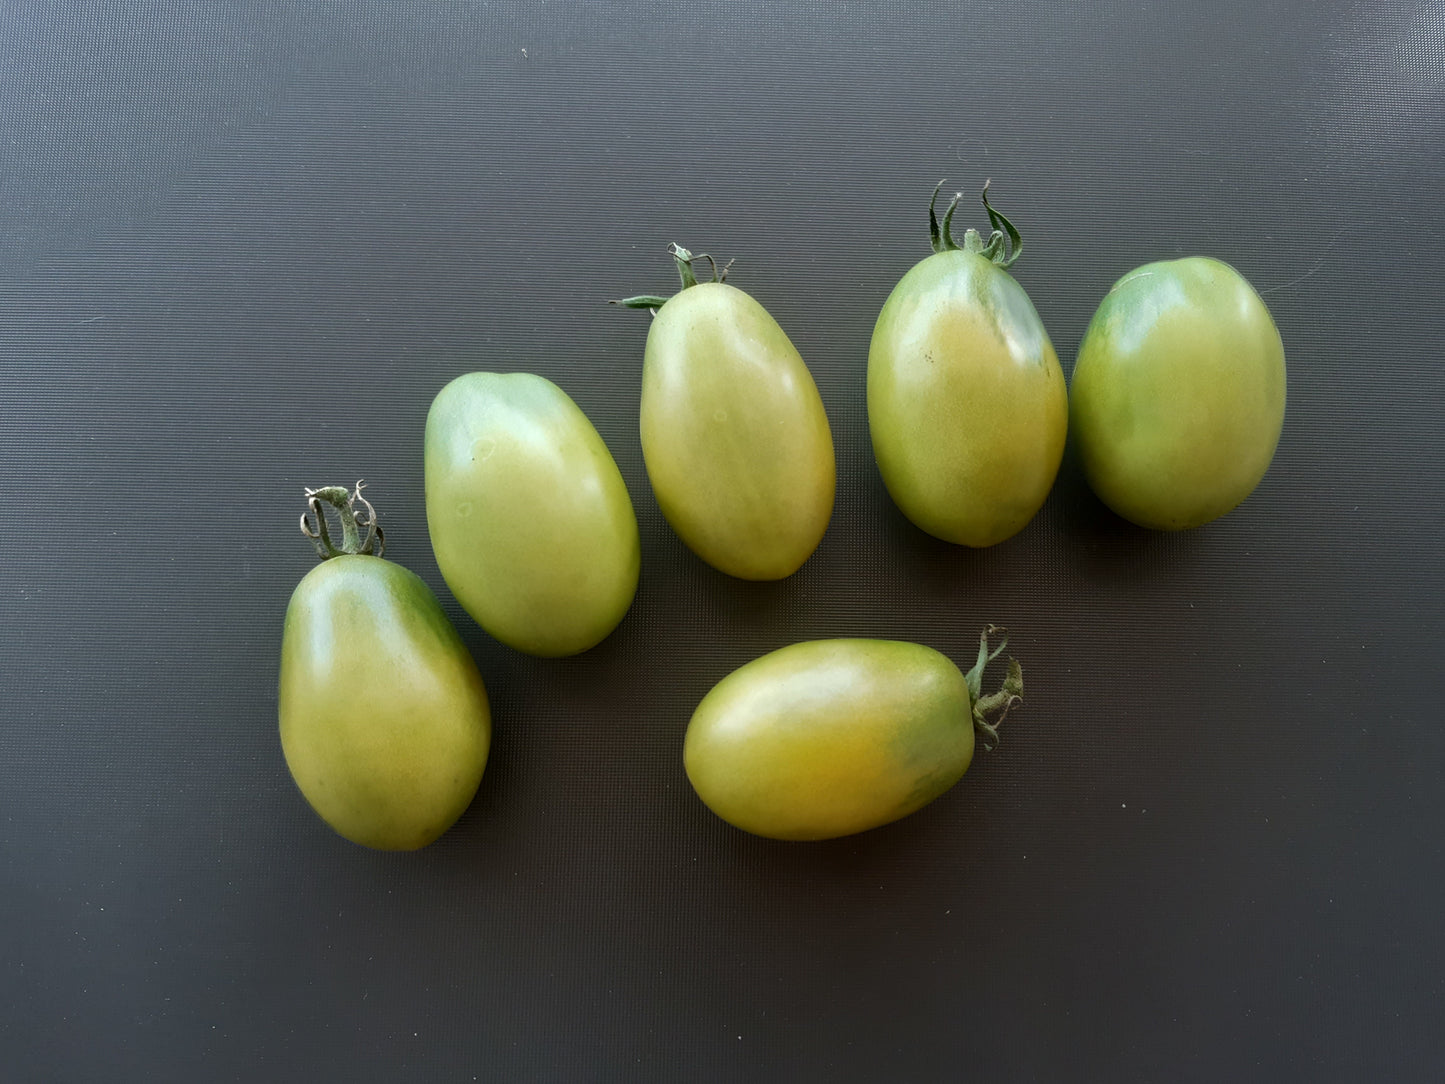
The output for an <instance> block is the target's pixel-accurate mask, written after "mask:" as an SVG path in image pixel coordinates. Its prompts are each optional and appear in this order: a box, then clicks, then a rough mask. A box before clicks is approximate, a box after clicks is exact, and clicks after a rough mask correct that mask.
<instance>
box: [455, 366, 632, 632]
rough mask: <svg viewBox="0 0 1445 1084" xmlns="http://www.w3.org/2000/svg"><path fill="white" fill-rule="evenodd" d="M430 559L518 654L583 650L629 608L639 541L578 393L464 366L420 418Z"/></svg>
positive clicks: (622, 489)
mask: <svg viewBox="0 0 1445 1084" xmlns="http://www.w3.org/2000/svg"><path fill="white" fill-rule="evenodd" d="M426 512H427V526H428V528H429V531H430V534H431V541H432V550H433V552H434V553H435V554H436V559H437V566H438V567H439V568H440V569H441V573H442V576H443V577H444V578H445V579H446V582H447V586H448V587H449V588H450V589H451V591H452V594H454V595H455V596H456V597H457V600H458V601H459V602H460V603H461V604H462V606H463V607H464V608H465V609H466V611H467V612H468V613H469V614H471V615H472V617H473V618H475V619H476V621H477V623H478V624H479V625H481V626H482V628H484V629H486V631H487V632H488V633H490V634H491V635H492V636H494V637H495V638H496V639H498V640H500V641H501V642H502V643H504V644H507V645H509V646H511V647H513V648H516V649H517V650H518V651H525V652H527V653H529V654H532V655H541V656H547V657H558V656H563V655H575V654H577V653H578V652H581V651H586V650H587V649H588V648H590V647H593V646H594V645H596V644H597V643H599V642H600V641H601V640H602V639H603V638H604V637H606V636H607V634H608V633H610V632H611V631H612V630H613V629H614V628H616V627H617V625H618V623H619V622H620V621H621V620H622V618H623V617H624V616H625V615H626V613H627V610H628V608H629V607H630V606H631V605H632V599H633V596H634V595H635V594H636V593H637V580H638V573H639V569H640V567H641V559H642V551H641V545H640V542H639V539H638V532H637V517H636V516H635V515H634V513H633V510H632V499H631V498H630V497H629V496H628V493H627V486H626V484H625V483H624V482H623V480H622V474H621V472H620V471H618V469H617V463H616V461H615V460H613V458H612V453H611V452H610V451H608V449H607V445H606V444H605V443H603V440H602V437H601V436H600V435H598V433H597V430H596V428H595V427H594V426H593V425H592V423H591V421H589V420H588V418H587V416H586V415H585V414H583V413H582V411H581V409H580V408H579V407H578V406H577V404H576V403H574V402H573V401H572V399H571V398H570V397H569V396H568V395H567V393H566V392H564V391H563V390H562V389H561V388H559V387H558V386H557V385H556V384H553V383H552V382H551V381H550V380H547V379H546V378H544V377H541V376H536V375H534V374H531V373H508V374H499V373H469V374H467V375H466V376H459V377H457V378H456V379H455V380H453V381H452V382H451V383H450V384H448V385H447V386H446V387H444V388H443V389H442V390H441V391H440V392H438V393H437V397H436V399H435V400H434V401H433V402H432V406H431V411H430V412H429V413H428V415H427V423H426Z"/></svg>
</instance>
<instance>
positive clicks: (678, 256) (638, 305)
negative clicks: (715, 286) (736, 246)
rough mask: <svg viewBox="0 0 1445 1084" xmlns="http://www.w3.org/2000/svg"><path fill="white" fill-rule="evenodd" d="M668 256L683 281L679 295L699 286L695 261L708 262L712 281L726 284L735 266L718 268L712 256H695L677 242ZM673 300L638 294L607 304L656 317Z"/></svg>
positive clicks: (669, 249)
mask: <svg viewBox="0 0 1445 1084" xmlns="http://www.w3.org/2000/svg"><path fill="white" fill-rule="evenodd" d="M667 254H668V255H669V256H671V257H672V258H673V261H674V262H675V263H676V264H677V277H678V278H679V279H681V280H682V289H681V290H679V291H678V293H681V292H682V290H686V289H688V288H689V287H692V286H696V285H697V272H696V271H694V270H693V266H692V265H693V263H694V262H695V261H697V260H706V261H707V262H708V264H709V265H710V266H711V267H712V279H711V280H710V281H712V282H726V281H727V277H728V268H729V267H731V266H732V265H733V262H732V260H729V261H728V262H727V263H725V264H723V266H722V267H718V263H717V261H716V260H715V259H713V258H712V256H711V254H709V253H706V252H699V253H698V254H697V255H693V254H692V252H690V251H689V250H688V249H685V248H683V247H682V246H681V245H679V244H678V243H677V242H676V241H674V242H673V243H672V244H670V245H668V246H667ZM674 296H676V295H674ZM671 300H672V298H671V297H663V296H662V295H661V294H638V295H637V296H636V297H624V298H619V299H617V300H614V301H609V302H607V304H609V305H621V306H622V307H623V308H626V309H648V310H650V311H651V312H652V313H653V315H656V314H657V310H658V309H660V308H662V306H664V305H666V304H667V303H668V302H669V301H671Z"/></svg>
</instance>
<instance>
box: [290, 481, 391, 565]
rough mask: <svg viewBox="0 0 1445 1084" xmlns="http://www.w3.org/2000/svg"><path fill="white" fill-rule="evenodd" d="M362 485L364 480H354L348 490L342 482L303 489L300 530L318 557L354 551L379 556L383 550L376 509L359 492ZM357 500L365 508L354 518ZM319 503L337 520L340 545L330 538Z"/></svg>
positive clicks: (326, 557) (327, 557) (327, 558)
mask: <svg viewBox="0 0 1445 1084" xmlns="http://www.w3.org/2000/svg"><path fill="white" fill-rule="evenodd" d="M365 485H366V483H365V482H362V481H358V482H357V483H356V489H355V490H348V489H347V488H346V487H345V486H321V487H319V488H317V489H310V488H308V489H307V490H306V511H304V512H302V513H301V533H302V534H304V535H305V536H306V537H307V538H309V539H311V542H312V544H313V545H315V547H316V554H317V556H318V557H320V558H321V560H323V561H329V560H330V559H331V558H333V557H343V556H354V555H356V554H364V555H366V556H370V557H380V556H382V555H383V554H384V553H385V552H386V539H385V537H384V536H383V534H382V532H381V528H380V527H379V526H378V525H377V522H376V509H375V508H373V507H372V506H371V502H370V501H368V500H367V499H366V498H365V497H363V496H362V495H361V490H362V488H363V487H365ZM358 504H360V505H361V506H362V507H363V509H364V510H365V512H366V517H365V518H364V519H362V518H358V516H357V514H356V513H357V508H356V506H357V505H358ZM323 505H329V506H330V507H331V508H332V509H333V510H334V511H335V512H336V516H337V518H338V519H339V520H340V521H341V544H340V545H337V544H336V543H335V542H334V541H332V539H331V531H330V529H329V528H328V527H327V525H326V508H325V507H323ZM312 517H314V518H315V521H316V522H315V524H314V525H313V524H312V522H311V520H312ZM363 527H365V528H366V537H365V538H362V536H361V528H363Z"/></svg>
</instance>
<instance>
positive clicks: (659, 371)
mask: <svg viewBox="0 0 1445 1084" xmlns="http://www.w3.org/2000/svg"><path fill="white" fill-rule="evenodd" d="M670 251H671V252H672V253H673V255H674V258H675V259H676V261H677V265H678V271H679V275H680V276H681V278H682V282H683V288H682V290H680V291H679V292H678V293H677V294H676V295H675V296H673V297H671V298H665V297H652V296H646V297H635V298H628V299H627V300H625V301H622V302H620V304H623V305H628V306H630V307H633V308H649V309H652V310H653V311H654V312H655V314H656V316H655V319H654V320H653V321H652V326H651V327H650V328H649V329H648V333H647V347H646V350H645V352H644V355H643V368H642V402H641V412H640V413H641V416H640V419H639V421H640V430H641V437H642V455H643V460H644V462H645V463H646V466H647V476H648V479H649V480H650V481H651V483H652V490H653V493H654V494H655V495H656V497H657V503H658V505H659V507H660V508H661V509H662V514H663V516H664V517H665V518H666V519H667V522H668V523H669V524H670V525H671V526H672V528H673V530H674V531H676V532H677V534H678V536H679V537H680V538H681V539H682V540H683V542H684V543H686V544H687V546H688V547H689V548H690V549H691V550H692V551H693V552H694V553H696V554H697V555H698V556H699V557H701V558H702V559H703V560H704V561H706V562H707V563H708V564H710V565H712V566H713V567H714V568H717V569H719V570H721V571H723V572H726V573H727V574H729V575H731V576H737V577H738V578H740V579H745V580H778V579H782V578H783V577H785V576H789V575H791V574H792V573H794V572H796V571H797V570H798V569H799V568H800V567H801V566H802V564H803V562H804V561H806V560H807V559H808V557H809V555H811V554H812V553H813V551H814V550H815V549H816V548H817V546H818V543H819V542H820V541H821V540H822V537H823V533H824V531H825V530H826V529H827V527H828V521H829V519H830V518H831V516H832V514H833V497H834V489H835V486H836V482H837V474H836V466H835V463H834V458H833V436H832V431H831V430H830V428H829V426H828V416H827V414H826V412H825V411H824V409H823V401H822V399H821V397H820V396H819V395H818V389H817V386H816V385H815V384H814V382H813V377H812V374H810V373H809V372H808V368H807V366H806V365H805V364H804V363H803V359H802V357H801V356H799V354H798V351H797V350H796V348H794V346H793V344H792V342H791V341H790V340H789V339H788V336H787V335H786V334H785V333H784V331H783V329H782V328H781V327H779V326H778V323H777V321H776V320H774V319H773V318H772V316H771V315H769V313H768V311H767V310H766V309H765V308H763V306H762V305H760V304H759V303H758V302H757V301H755V300H754V299H753V298H752V297H751V296H749V295H748V294H746V293H744V292H743V291H742V290H739V289H736V288H735V287H733V286H730V285H728V284H727V283H726V282H723V281H722V275H719V274H718V273H717V272H716V270H714V275H715V281H712V282H702V283H699V282H697V280H696V277H695V275H694V272H693V266H692V265H693V261H694V259H701V258H703V257H694V256H693V255H692V254H691V253H690V252H688V251H687V250H686V249H682V248H678V247H677V246H676V245H674V246H672V249H671V250H670ZM707 258H708V259H711V257H707Z"/></svg>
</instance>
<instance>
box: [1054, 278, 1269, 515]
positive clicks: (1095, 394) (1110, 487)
mask: <svg viewBox="0 0 1445 1084" xmlns="http://www.w3.org/2000/svg"><path fill="white" fill-rule="evenodd" d="M1069 398H1070V425H1071V426H1072V428H1073V432H1074V437H1075V440H1076V442H1077V444H1078V449H1079V458H1080V461H1081V463H1082V465H1083V469H1084V476H1085V477H1086V478H1087V479H1088V482H1089V485H1090V487H1092V488H1093V490H1094V492H1095V493H1097V494H1098V496H1099V498H1100V499H1101V500H1102V501H1103V502H1104V503H1105V504H1107V505H1108V506H1109V507H1110V508H1112V509H1113V510H1114V511H1115V512H1117V513H1118V514H1119V515H1121V516H1123V517H1124V518H1125V519H1127V520H1130V521H1132V522H1134V523H1137V524H1139V525H1140V526H1142V527H1152V528H1157V529H1161V530H1183V529H1186V528H1189V527H1198V526H1201V525H1202V524H1205V523H1208V522H1209V521H1210V520H1213V519H1216V518H1218V517H1219V516H1222V515H1224V513H1226V512H1228V511H1230V510H1231V509H1232V508H1234V507H1235V506H1236V505H1238V504H1239V503H1240V502H1241V501H1243V500H1244V499H1245V498H1246V497H1248V496H1249V494H1250V493H1252V492H1253V491H1254V489H1255V487H1256V486H1258V485H1259V483H1260V481H1261V479H1263V478H1264V475H1265V472H1266V471H1267V470H1268V469H1269V465H1270V462H1271V460H1273V458H1274V453H1275V448H1276V447H1277V446H1278V444H1279V437H1280V432H1281V430H1282V428H1283V426H1284V410H1285V363H1284V343H1283V342H1282V341H1281V339H1280V335H1279V330H1278V328H1276V327H1275V323H1274V319H1273V317H1271V316H1270V313H1269V309H1268V308H1267V307H1266V306H1265V303H1264V301H1263V300H1262V299H1261V298H1260V296H1259V294H1257V293H1256V292H1255V290H1254V288H1253V287H1252V286H1250V284H1249V283H1248V282H1247V281H1245V279H1244V276H1242V275H1241V274H1240V273H1239V272H1238V271H1236V270H1235V269H1234V268H1232V267H1230V266H1229V265H1228V264H1226V263H1223V262H1222V261H1220V260H1214V259H1210V258H1208V257H1201V256H1192V257H1188V258H1185V259H1181V260H1165V261H1161V262H1158V263H1151V264H1146V265H1144V266H1143V267H1140V268H1137V269H1136V270H1134V271H1131V272H1130V273H1129V274H1127V275H1125V276H1124V277H1123V278H1121V279H1120V280H1119V281H1118V282H1116V283H1115V284H1114V286H1113V288H1112V289H1110V291H1109V293H1108V294H1107V295H1106V296H1105V297H1104V300H1103V301H1102V302H1101V303H1100V305H1099V308H1098V310H1097V311H1096V312H1095V313H1094V318H1093V319H1092V320H1091V321H1090V323H1089V327H1088V330H1087V331H1086V332H1085V333H1084V338H1083V341H1082V342H1081V343H1080V345H1079V357H1078V361H1077V362H1076V363H1075V365H1074V373H1073V380H1072V386H1071V387H1070V390H1069Z"/></svg>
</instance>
